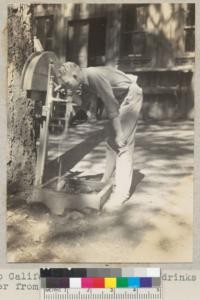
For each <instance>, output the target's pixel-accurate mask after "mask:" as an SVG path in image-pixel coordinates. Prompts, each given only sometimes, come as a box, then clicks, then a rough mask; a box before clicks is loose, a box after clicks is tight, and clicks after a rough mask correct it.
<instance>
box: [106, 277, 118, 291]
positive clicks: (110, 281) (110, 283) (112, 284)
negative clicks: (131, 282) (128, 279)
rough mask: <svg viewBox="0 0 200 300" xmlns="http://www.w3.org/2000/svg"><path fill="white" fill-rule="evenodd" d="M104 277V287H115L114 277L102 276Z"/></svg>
mask: <svg viewBox="0 0 200 300" xmlns="http://www.w3.org/2000/svg"><path fill="white" fill-rule="evenodd" d="M104 279H105V288H110V289H112V288H116V284H117V283H116V278H113V277H110V278H104Z"/></svg>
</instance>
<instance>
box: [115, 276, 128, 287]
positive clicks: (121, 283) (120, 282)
mask: <svg viewBox="0 0 200 300" xmlns="http://www.w3.org/2000/svg"><path fill="white" fill-rule="evenodd" d="M117 287H118V288H126V287H128V278H127V277H117Z"/></svg>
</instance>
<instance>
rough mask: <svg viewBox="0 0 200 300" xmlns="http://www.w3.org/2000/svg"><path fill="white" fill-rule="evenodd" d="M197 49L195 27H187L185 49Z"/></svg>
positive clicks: (187, 50) (191, 50) (190, 50)
mask: <svg viewBox="0 0 200 300" xmlns="http://www.w3.org/2000/svg"><path fill="white" fill-rule="evenodd" d="M194 50H195V33H194V29H192V28H191V29H187V30H186V32H185V51H186V52H193V51H194Z"/></svg>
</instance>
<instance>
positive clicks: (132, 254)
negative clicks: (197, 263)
mask: <svg viewBox="0 0 200 300" xmlns="http://www.w3.org/2000/svg"><path fill="white" fill-rule="evenodd" d="M7 13H8V18H7V32H8V37H7V44H8V55H7V56H8V61H7V76H8V84H7V89H8V92H7V261H8V262H10V263H11V262H12V263H44V262H45V263H112V264H115V263H116V264H117V263H124V264H126V263H129V264H130V263H173V262H180V263H183V262H191V261H192V258H193V169H194V161H193V160H194V157H193V156H194V114H195V109H194V102H195V99H194V98H195V97H194V77H195V73H194V70H195V3H189V2H188V3H186V2H184V3H181V2H178V3H168V2H164V1H162V2H159V3H151V2H149V3H148V2H147V3H139V2H138V3H137V2H132V3H131V2H129V3H126V2H118V3H115V4H114V3H106V2H105V3H92V2H91V3H84V2H82V3H72V2H71V3H70V2H66V3H60V4H58V3H49V4H47V3H45V4H44V3H42V2H41V3H40V2H38V3H37V4H36V3H30V4H22V3H16V4H10V5H8V11H7Z"/></svg>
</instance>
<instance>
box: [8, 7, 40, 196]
mask: <svg viewBox="0 0 200 300" xmlns="http://www.w3.org/2000/svg"><path fill="white" fill-rule="evenodd" d="M32 52H33V35H32V7H31V5H20V4H16V5H10V6H9V7H8V103H7V114H8V191H10V192H13V191H16V190H22V189H24V188H27V186H30V185H32V184H33V181H34V173H35V163H36V143H35V132H34V102H33V100H32V99H30V98H27V95H26V92H24V91H22V90H21V87H20V80H21V72H22V69H23V66H24V63H25V61H26V59H27V58H28V56H29V55H30V54H31V53H32Z"/></svg>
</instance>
